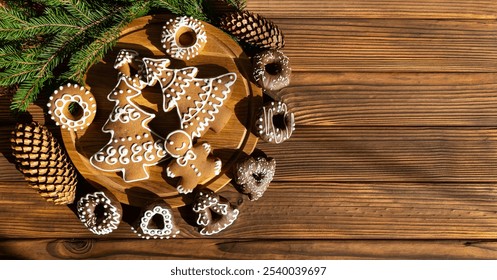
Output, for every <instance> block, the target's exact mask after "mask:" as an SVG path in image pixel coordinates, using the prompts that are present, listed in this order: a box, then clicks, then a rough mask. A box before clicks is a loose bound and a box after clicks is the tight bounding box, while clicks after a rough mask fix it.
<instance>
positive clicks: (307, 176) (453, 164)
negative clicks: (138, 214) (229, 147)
mask: <svg viewBox="0 0 497 280" xmlns="http://www.w3.org/2000/svg"><path fill="white" fill-rule="evenodd" d="M5 128H6V127H3V128H2V129H0V152H1V153H2V154H3V155H4V156H0V170H2V172H1V173H0V181H12V180H14V181H20V180H21V181H22V175H21V174H20V173H19V172H18V171H17V170H16V169H15V166H14V164H13V161H12V157H11V156H10V147H9V146H10V144H9V143H8V140H7V139H8V138H7V136H8V132H7V131H9V130H7V129H5ZM496 133H497V132H496V130H495V128H492V127H489V128H470V127H468V128H464V127H461V128H450V127H325V126H323V127H320V126H312V127H306V126H298V127H297V129H296V131H295V132H294V135H293V136H292V138H291V139H290V140H288V141H287V142H285V143H283V144H281V145H274V144H268V143H259V144H258V146H257V147H258V149H260V150H262V151H264V152H265V153H266V154H268V155H269V156H272V157H274V158H276V159H277V161H278V172H277V173H276V179H277V180H280V181H301V182H312V181H321V182H325V181H335V182H351V181H352V182H359V181H363V182H387V181H388V182H488V183H491V182H496V181H497V165H496V164H495V162H497V154H496V153H493V152H491V151H494V150H496V147H497V136H496ZM4 137H5V139H4ZM214 152H216V150H215V148H214Z"/></svg>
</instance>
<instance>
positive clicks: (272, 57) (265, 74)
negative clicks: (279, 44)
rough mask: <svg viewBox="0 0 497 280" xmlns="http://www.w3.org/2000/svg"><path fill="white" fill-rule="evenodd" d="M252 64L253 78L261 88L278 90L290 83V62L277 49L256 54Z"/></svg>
mask: <svg viewBox="0 0 497 280" xmlns="http://www.w3.org/2000/svg"><path fill="white" fill-rule="evenodd" d="M253 66H254V79H255V81H256V82H257V84H258V85H259V86H260V87H262V88H263V89H266V90H280V89H282V88H284V87H286V86H288V85H289V84H290V75H291V74H292V69H291V68H290V62H289V59H288V57H287V56H286V55H284V54H283V52H281V51H279V50H266V51H263V52H260V53H258V54H256V55H255V56H254V57H253Z"/></svg>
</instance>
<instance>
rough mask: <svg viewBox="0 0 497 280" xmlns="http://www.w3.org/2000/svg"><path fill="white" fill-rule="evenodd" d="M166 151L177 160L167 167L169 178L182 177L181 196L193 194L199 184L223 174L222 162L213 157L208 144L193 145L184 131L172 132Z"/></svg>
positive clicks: (180, 184) (166, 143)
mask: <svg viewBox="0 0 497 280" xmlns="http://www.w3.org/2000/svg"><path fill="white" fill-rule="evenodd" d="M165 148H166V151H167V152H168V153H169V154H170V155H171V156H172V157H174V158H175V159H174V160H173V161H171V162H170V163H169V165H168V166H167V169H166V170H167V176H169V177H171V178H176V177H181V180H180V182H179V183H178V185H177V190H178V192H179V193H181V194H187V193H191V192H192V191H193V189H195V187H197V185H198V184H203V183H205V182H207V181H209V180H210V179H212V178H214V177H215V176H217V175H219V173H220V172H221V166H222V162H221V160H220V159H219V158H216V157H214V156H212V155H211V147H210V145H209V144H208V143H206V142H201V143H197V144H195V145H193V144H192V139H191V138H190V135H189V134H188V133H187V132H185V131H182V130H176V131H173V132H171V133H170V134H169V135H168V136H167V139H166V141H165Z"/></svg>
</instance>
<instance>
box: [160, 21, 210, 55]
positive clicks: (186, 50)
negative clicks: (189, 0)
mask: <svg viewBox="0 0 497 280" xmlns="http://www.w3.org/2000/svg"><path fill="white" fill-rule="evenodd" d="M161 43H163V47H164V48H165V49H166V53H168V54H169V55H171V56H172V57H174V58H176V59H186V60H189V59H191V58H194V57H195V56H197V55H198V54H199V53H200V51H202V49H203V48H204V46H205V44H206V43H207V35H206V33H205V26H204V25H203V24H202V23H201V22H200V21H199V20H197V19H194V18H192V17H186V16H183V17H177V18H174V19H171V20H169V22H168V23H167V24H166V25H165V26H164V27H163V32H162V40H161Z"/></svg>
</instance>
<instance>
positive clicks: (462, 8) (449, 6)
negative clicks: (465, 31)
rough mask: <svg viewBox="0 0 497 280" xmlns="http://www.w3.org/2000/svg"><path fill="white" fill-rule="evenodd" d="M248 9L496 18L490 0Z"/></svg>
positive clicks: (361, 1) (292, 14)
mask: <svg viewBox="0 0 497 280" xmlns="http://www.w3.org/2000/svg"><path fill="white" fill-rule="evenodd" d="M247 9H249V10H251V11H254V12H258V13H262V14H263V15H265V16H267V17H270V18H296V19H300V18H304V19H308V18H379V19H383V18H423V19H426V18H435V19H461V18H470V19H495V18H496V16H497V3H496V2H495V1H492V0H478V1H472V0H420V1H398V0H353V1H350V0H336V1H323V0H311V1H298V0H289V1H285V4H284V5H282V2H281V1H277V0H255V1H254V0H250V1H248V3H247Z"/></svg>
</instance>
